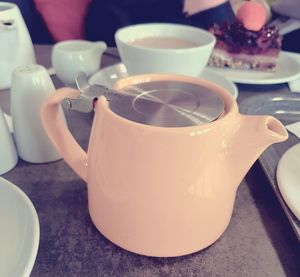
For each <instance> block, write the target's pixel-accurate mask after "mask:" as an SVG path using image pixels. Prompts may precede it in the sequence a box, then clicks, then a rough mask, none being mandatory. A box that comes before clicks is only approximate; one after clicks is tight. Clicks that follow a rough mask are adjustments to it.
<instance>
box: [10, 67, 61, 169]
mask: <svg viewBox="0 0 300 277" xmlns="http://www.w3.org/2000/svg"><path fill="white" fill-rule="evenodd" d="M53 91H55V88H54V85H53V83H52V80H51V78H50V76H49V75H48V73H47V70H46V69H45V68H44V67H42V66H40V65H27V66H21V67H18V68H17V69H16V70H15V71H14V73H13V77H12V87H11V116H12V124H13V131H14V138H15V142H16V146H17V150H18V154H19V156H20V157H21V158H22V159H23V160H25V161H28V162H32V163H44V162H51V161H55V160H58V159H61V155H60V154H59V153H58V152H57V151H56V149H55V148H54V146H53V145H52V143H51V142H50V140H49V138H48V136H47V135H46V133H45V130H44V128H43V127H42V122H41V119H40V117H39V113H40V107H41V104H42V102H43V101H44V99H45V98H46V97H47V96H48V95H49V94H51V93H52V92H53ZM59 116H60V117H61V118H62V120H64V115H63V112H62V110H60V111H59Z"/></svg>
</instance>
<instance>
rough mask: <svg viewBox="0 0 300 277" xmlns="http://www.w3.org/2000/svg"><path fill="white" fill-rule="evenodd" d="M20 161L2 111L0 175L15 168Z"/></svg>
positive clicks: (0, 125) (0, 120)
mask: <svg viewBox="0 0 300 277" xmlns="http://www.w3.org/2000/svg"><path fill="white" fill-rule="evenodd" d="M17 161H18V154H17V151H16V147H15V144H14V141H13V138H12V135H11V133H10V130H9V128H8V126H7V123H6V120H5V118H4V115H3V113H2V111H1V109H0V175H1V174H4V173H6V172H8V171H9V170H11V169H12V168H14V167H15V165H16V164H17Z"/></svg>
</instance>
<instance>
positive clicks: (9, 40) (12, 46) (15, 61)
mask: <svg viewBox="0 0 300 277" xmlns="http://www.w3.org/2000/svg"><path fill="white" fill-rule="evenodd" d="M35 63H36V61H35V55H34V50H33V45H32V41H31V38H30V35H29V32H28V30H27V27H26V25H25V22H24V19H23V17H22V15H21V12H20V10H19V8H18V6H17V5H16V4H13V3H7V2H0V76H1V78H0V89H6V88H8V87H10V84H11V76H12V73H13V71H14V69H15V68H16V67H18V66H22V65H26V64H35Z"/></svg>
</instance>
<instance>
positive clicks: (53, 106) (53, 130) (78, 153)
mask: <svg viewBox="0 0 300 277" xmlns="http://www.w3.org/2000/svg"><path fill="white" fill-rule="evenodd" d="M78 96H79V91H78V90H75V89H72V88H61V89H58V90H57V91H56V92H55V93H53V94H51V95H50V96H49V97H48V98H47V99H46V100H45V102H44V103H43V104H42V107H41V112H40V115H41V119H42V124H43V126H44V128H45V131H46V133H47V135H48V137H49V139H50V140H51V142H52V143H53V145H54V146H55V148H56V149H57V151H58V152H59V153H60V154H61V155H62V157H63V158H64V160H65V161H66V162H67V164H69V166H70V167H71V168H72V169H73V170H74V171H75V172H76V173H77V174H78V175H79V176H80V177H81V178H82V179H83V180H84V181H85V182H87V153H86V152H85V151H84V150H83V149H82V148H81V147H80V146H79V144H78V143H77V142H76V140H75V139H74V137H73V135H72V134H71V133H70V131H69V129H68V127H67V125H66V123H65V121H64V120H63V118H61V117H60V116H59V107H60V103H61V102H62V101H63V100H64V99H65V98H77V97H78Z"/></svg>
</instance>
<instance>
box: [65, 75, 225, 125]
mask: <svg viewBox="0 0 300 277" xmlns="http://www.w3.org/2000/svg"><path fill="white" fill-rule="evenodd" d="M76 83H77V86H78V88H79V90H80V91H81V95H80V96H79V98H78V99H76V100H72V99H65V101H64V102H63V105H64V107H66V108H72V109H76V110H79V111H85V112H88V111H91V110H92V102H91V101H95V99H97V98H98V97H99V96H101V95H103V96H105V97H106V98H107V100H109V108H110V109H111V110H112V111H113V112H114V113H116V114H118V115H119V116H121V117H124V118H126V119H128V120H131V121H135V122H138V123H142V124H146V125H152V126H159V127H186V126H195V125H201V124H205V123H209V122H211V121H213V120H216V119H217V118H218V117H219V116H220V115H222V113H223V112H224V107H225V104H224V101H223V99H222V97H221V96H219V95H218V94H217V93H216V92H214V91H213V90H211V89H209V88H207V87H205V86H202V85H199V84H193V83H188V82H182V81H177V80H160V81H151V82H145V83H138V84H134V85H130V86H127V87H125V88H123V89H122V90H121V91H113V90H111V89H109V88H106V87H103V86H99V85H90V84H88V81H87V79H86V76H83V75H80V74H79V75H78V77H77V79H76ZM83 100H85V101H83ZM88 104H89V106H87V105H88Z"/></svg>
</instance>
